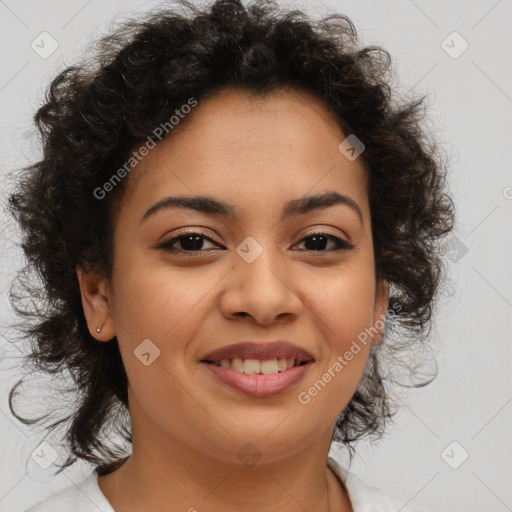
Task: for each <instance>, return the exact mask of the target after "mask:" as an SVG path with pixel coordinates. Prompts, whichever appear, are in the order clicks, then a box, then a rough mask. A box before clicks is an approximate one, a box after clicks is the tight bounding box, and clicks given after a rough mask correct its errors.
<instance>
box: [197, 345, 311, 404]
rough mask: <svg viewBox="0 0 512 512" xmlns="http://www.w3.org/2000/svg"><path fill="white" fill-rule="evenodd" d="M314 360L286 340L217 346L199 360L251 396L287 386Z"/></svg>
mask: <svg viewBox="0 0 512 512" xmlns="http://www.w3.org/2000/svg"><path fill="white" fill-rule="evenodd" d="M314 362H315V359H314V358H313V357H312V356H311V354H310V353H309V352H307V351H306V350H304V349H301V348H300V347H297V346H295V345H292V344H290V343H287V342H272V343H255V342H245V343H238V344H236V345H229V346H227V347H223V348H220V349H217V350H215V351H214V352H211V353H210V354H208V355H207V356H205V357H203V358H202V359H201V360H200V363H201V364H202V365H203V366H204V367H205V368H206V369H207V370H209V373H210V374H211V375H213V376H214V377H216V378H217V379H218V380H219V381H220V382H222V383H223V384H226V385H227V386H229V387H230V388H231V389H235V390H237V391H240V392H242V393H245V394H247V395H251V396H255V397H269V396H274V395H277V394H279V393H282V392H284V391H286V390H288V389H289V388H290V387H292V386H294V385H295V384H296V383H297V382H298V381H299V380H301V379H302V377H303V376H304V374H305V372H306V371H307V369H308V368H309V367H310V366H311V365H312V364H313V363H314Z"/></svg>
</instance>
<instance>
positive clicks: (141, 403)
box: [77, 89, 388, 512]
mask: <svg viewBox="0 0 512 512" xmlns="http://www.w3.org/2000/svg"><path fill="white" fill-rule="evenodd" d="M190 116H191V118H190V119H187V124H184V125H183V126H182V127H181V128H180V129H179V130H177V131H175V132H172V133H171V136H170V137H168V138H167V139H164V140H163V141H162V142H160V143H159V144H158V145H157V146H156V147H155V148H154V149H153V150H151V151H150V153H149V154H148V155H147V156H146V157H145V158H144V159H143V160H142V161H141V162H140V163H139V164H138V165H137V166H136V167H135V168H134V169H133V170H132V172H131V174H130V175H129V180H128V183H127V185H128V186H127V190H126V193H125V195H124V196H123V198H122V201H121V203H120V206H119V209H118V210H117V213H116V217H115V236H114V267H113V276H112V280H111V282H108V281H107V280H106V279H104V278H103V277H102V276H100V275H97V274H94V273H92V272H89V273H86V272H84V271H82V270H77V273H78V278H79V282H80V288H81V293H82V303H83V307H84V312H85V315H86V318H87V322H88V326H89V329H90V332H91V334H92V335H93V336H94V337H95V338H96V339H97V340H98V341H99V342H108V341H109V340H111V339H112V338H113V337H114V336H117V339H118V341H119V346H120V350H121V354H122V358H123V362H124V365H125V368H126V371H127V375H128V379H129V390H128V394H129V403H130V416H131V421H132V429H133V452H132V456H131V457H130V459H129V460H128V461H127V462H126V463H125V464H124V465H123V466H122V467H121V468H119V469H118V470H116V471H115V472H113V473H111V474H109V475H106V476H103V477H99V478H98V483H99V486H100V489H101V490H102V492H103V493H104V495H105V496H106V497H107V499H108V500H109V501H110V503H111V504H112V506H113V508H114V509H115V510H119V511H121V510H122V511H123V512H130V511H132V510H133V511H135V510H137V511H139V512H140V511H143V510H148V511H149V510H151V511H160V510H162V511H164V510H165V511H167V512H168V511H170V510H171V511H190V512H192V511H193V510H194V509H196V510H198V511H199V512H210V511H211V512H213V511H219V510H223V511H226V512H231V511H239V510H245V511H248V512H252V511H254V512H256V511H261V510H265V511H266V512H277V511H279V512H292V511H293V512H295V511H297V512H298V511H301V512H303V511H304V510H308V511H312V510H315V511H328V510H337V511H343V512H349V511H351V510H352V507H351V504H350V500H349V499H348V495H347V492H346V490H345V488H344V486H343V485H340V483H339V482H338V481H337V479H336V478H335V476H334V474H333V473H332V472H331V471H330V470H329V469H327V468H326V461H327V456H328V452H329V448H330V444H331V438H332V433H333V428H334V422H335V420H336V418H337V416H338V415H339V414H340V413H341V412H342V411H343V409H344V408H345V407H346V405H347V404H348V402H349V401H350V399H351V397H352V396H353V394H354V392H355V390H356V388H357V386H358V384H359V382H360V380H361V377H362V374H363V371H364V368H365V364H366V361H367V358H368V354H369V350H370V346H371V344H374V345H377V344H379V343H380V342H381V340H382V329H380V330H378V332H377V334H375V335H374V336H373V337H371V338H370V339H369V342H368V343H367V344H366V345H365V344H361V345H360V347H361V350H360V351H359V353H358V354H356V355H354V357H353V359H352V360H351V361H350V362H349V363H348V364H347V365H346V366H345V367H344V368H343V370H342V371H340V372H338V373H337V374H336V377H335V378H333V379H332V380H331V381H330V382H329V383H328V384H327V385H326V386H325V387H324V388H323V389H322V390H321V392H320V393H319V395H318V396H317V397H315V398H313V399H312V400H311V401H310V402H309V403H308V404H307V405H303V404H301V403H300V402H299V401H298V398H297V396H298V394H299V393H300V392H301V391H307V390H308V388H309V387H310V386H312V385H313V383H314V382H315V381H317V380H318V379H320V378H321V376H322V374H324V373H325V372H326V371H327V369H328V368H330V367H332V366H333V364H334V363H335V361H336V359H337V357H338V356H340V355H343V354H344V353H345V352H346V350H348V348H349V347H350V345H351V344H352V342H353V341H354V340H356V339H357V336H358V335H359V334H360V333H361V332H363V331H364V330H365V328H369V327H371V326H374V325H375V323H376V321H377V320H378V319H379V318H382V315H384V314H385V312H386V309H387V304H388V287H387V284H386V283H384V282H377V281H376V278H375V269H374V255H373V244H372V236H371V224H370V209H369V200H368V194H367V174H366V172H367V171H366V169H365V167H364V164H363V161H362V158H357V159H356V160H354V161H350V160H348V159H347V158H346V157H345V156H344V155H343V154H342V153H341V152H340V151H339V149H338V145H339V144H340V143H341V141H343V139H345V137H346V134H344V133H343V132H342V130H341V129H340V127H339V125H338V123H337V121H336V119H335V118H334V117H333V116H332V114H331V113H330V112H329V110H328V109H327V108H326V106H325V105H324V104H323V103H322V102H321V101H320V100H319V99H317V98H314V97H312V96H310V95H309V94H307V93H305V92H299V91H293V90H283V91H280V92H279V93H272V94H271V95H267V96H265V97H259V98H258V97H254V96H252V95H250V94H249V93H247V92H244V91H237V90H229V89H225V90H223V91H222V92H221V93H220V94H217V95H215V96H213V97H211V98H209V99H205V100H203V101H200V102H199V104H198V105H197V107H195V109H194V110H193V113H192V114H190ZM327 191H336V192H338V193H340V194H343V195H346V196H349V197H350V198H351V199H353V200H354V201H355V202H356V203H357V205H358V206H359V208H360V210H361V212H362V219H363V224H361V222H360V220H359V217H358V215H357V214H356V213H355V212H354V211H353V210H352V209H351V208H349V207H348V206H346V205H343V204H337V205H333V206H330V207H328V208H325V209H319V210H314V211H311V212H309V213H306V214H303V215H298V216H295V217H291V218H289V219H286V220H280V216H281V210H282V208H283V205H284V204H285V203H286V202H287V201H288V200H290V199H297V198H300V197H302V196H304V195H312V194H318V193H322V192H327ZM168 195H208V196H210V197H212V198H215V199H218V200H222V201H225V202H227V203H229V204H231V205H233V207H235V208H236V209H237V211H238V213H239V216H238V217H237V218H236V219H230V218H222V217H220V216H217V217H216V216H211V215H206V214H204V213H199V212H196V211H193V210H190V209H184V208H176V207H174V208H169V209H164V210H160V211H159V212H158V213H156V214H155V215H153V216H151V217H149V218H147V219H146V220H145V221H144V222H142V223H141V218H142V216H143V214H144V212H146V210H148V209H149V208H150V207H151V206H152V205H153V204H155V203H156V202H157V201H159V200H160V199H162V198H163V197H165V196H168ZM183 228H187V229H191V230H193V231H196V232H200V233H201V234H203V235H204V236H207V237H210V238H211V239H212V240H213V242H210V241H209V240H208V239H203V245H202V250H199V251H197V250H196V252H193V250H189V251H188V253H187V252H185V250H186V249H187V248H190V247H191V246H190V245H188V246H187V245H183V243H180V242H179V241H178V242H176V243H175V244H174V248H175V249H177V250H179V249H182V252H181V253H179V252H175V253H173V252H170V250H169V249H158V248H156V247H157V245H158V244H159V243H162V242H165V241H167V240H171V239H172V238H173V237H175V236H177V235H178V234H183ZM313 230H320V231H321V232H323V233H326V234H327V235H332V236H335V237H338V238H340V239H342V240H344V241H346V242H348V243H350V244H351V245H353V248H352V249H350V250H337V251H336V250H334V249H335V248H336V244H335V242H334V241H333V240H332V239H330V238H328V239H327V242H326V243H327V245H325V246H322V247H324V248H320V249H315V247H318V246H314V245H313V246H311V245H310V240H311V239H310V238H305V237H307V236H310V233H311V232H312V231H313ZM248 236H251V237H253V238H254V239H255V240H256V241H257V242H258V243H259V244H260V246H261V247H262V248H263V253H262V254H261V255H260V256H259V257H258V258H257V259H256V260H255V261H254V262H252V263H247V262H246V261H245V260H244V259H242V258H241V257H240V256H239V255H238V253H237V252H236V248H237V247H238V246H239V245H240V244H241V242H242V241H244V240H245V238H246V237H248ZM183 247H184V248H183ZM310 247H313V248H312V249H311V248H310ZM98 326H102V330H101V332H100V333H97V332H96V328H97V327H98ZM145 339H150V340H151V341H152V343H154V345H156V346H157V347H158V348H159V350H160V355H159V357H157V358H156V359H155V360H154V361H153V362H152V363H151V364H149V365H147V366H146V365H144V364H142V363H141V361H140V360H139V359H138V358H137V357H135V356H134V350H135V349H136V348H137V346H138V345H139V344H140V343H141V342H142V341H143V340H145ZM279 339H281V340H287V341H290V342H291V343H295V344H297V345H299V346H300V347H303V348H305V349H306V350H308V351H310V352H311V353H312V354H313V356H314V358H315V363H314V364H313V365H312V366H311V367H310V368H309V369H308V371H307V372H306V374H305V375H304V378H303V379H302V380H301V381H300V382H299V383H298V385H296V386H294V387H293V388H292V389H289V390H287V391H285V392H284V393H281V394H280V395H277V396H274V397H266V398H255V397H251V396H248V395H245V394H243V393H240V392H238V391H235V390H232V389H231V388H228V387H227V386H225V385H224V384H221V383H220V382H219V381H218V380H216V378H215V377H213V376H212V375H210V372H209V371H207V370H206V369H204V368H203V367H202V365H200V364H199V361H200V359H201V358H202V356H204V355H206V354H207V353H208V352H210V351H212V350H214V349H216V348H219V347H222V346H225V345H229V344H233V343H236V342H239V341H244V340H258V341H260V340H261V341H270V340H279ZM248 442H250V443H252V444H253V445H255V446H256V447H257V450H258V451H259V454H260V456H261V458H260V459H259V460H258V461H257V462H256V463H255V464H254V465H253V466H252V467H248V466H247V465H244V464H243V463H242V462H241V460H239V458H238V457H237V454H238V453H239V452H240V450H241V448H242V447H243V446H244V445H245V444H246V443H248Z"/></svg>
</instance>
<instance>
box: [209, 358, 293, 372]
mask: <svg viewBox="0 0 512 512" xmlns="http://www.w3.org/2000/svg"><path fill="white" fill-rule="evenodd" d="M294 363H295V359H294V358H293V357H290V358H286V357H278V358H274V359H266V360H264V361H260V360H258V359H242V358H240V357H236V358H235V359H222V360H221V361H215V362H214V363H213V364H215V365H216V366H222V367H224V368H232V369H233V370H236V371H237V372H243V373H247V374H248V375H258V374H263V375H274V374H276V373H279V372H284V371H285V370H287V369H288V368H292V367H293V366H294Z"/></svg>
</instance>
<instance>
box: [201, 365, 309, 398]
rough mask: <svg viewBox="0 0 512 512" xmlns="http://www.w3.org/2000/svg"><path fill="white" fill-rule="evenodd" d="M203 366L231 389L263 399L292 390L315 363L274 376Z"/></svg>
mask: <svg viewBox="0 0 512 512" xmlns="http://www.w3.org/2000/svg"><path fill="white" fill-rule="evenodd" d="M201 364H202V365H203V366H206V368H207V369H208V370H209V371H210V372H212V374H213V375H214V376H215V377H217V378H218V379H219V380H220V381H221V382H223V383H224V384H227V385H228V386H230V387H231V388H233V389H236V390H237V391H241V392H242V393H245V394H246V395H250V396H255V397H259V398H262V397H267V396H274V395H278V394H279V393H283V392H284V391H286V390H288V389H290V388H291V387H292V386H293V385H294V384H296V383H297V382H299V381H300V379H301V378H302V377H303V376H304V374H305V373H306V371H307V370H308V368H309V367H310V366H311V365H312V364H313V363H312V362H309V363H306V364H303V365H300V366H293V367H292V368H288V369H287V370H285V371H283V372H279V373H274V374H272V375H250V374H247V373H243V372H238V371H236V370H233V368H226V367H224V366H215V365H214V364H209V363H204V362H202V363H201Z"/></svg>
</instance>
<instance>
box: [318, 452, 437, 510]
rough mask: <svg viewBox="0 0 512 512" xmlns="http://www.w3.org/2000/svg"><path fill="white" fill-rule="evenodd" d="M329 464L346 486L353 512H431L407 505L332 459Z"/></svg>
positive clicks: (404, 501) (403, 500)
mask: <svg viewBox="0 0 512 512" xmlns="http://www.w3.org/2000/svg"><path fill="white" fill-rule="evenodd" d="M327 463H328V465H329V466H330V467H331V469H333V471H334V472H335V473H336V474H337V475H338V477H339V478H340V479H341V480H342V481H343V483H344V484H345V487H346V489H347V492H348V495H349V498H350V501H351V503H352V508H353V512H431V511H426V510H421V509H419V508H417V507H413V506H412V505H406V500H405V499H400V498H398V497H397V496H394V495H391V494H388V493H386V492H384V491H383V490H382V489H380V488H378V487H373V486H370V485H368V484H366V483H364V482H363V481H362V480H361V479H360V478H359V477H358V476H357V475H356V474H355V473H352V472H350V471H348V470H347V469H346V468H344V467H342V466H341V465H340V464H339V463H338V462H337V461H336V460H334V459H333V458H331V457H329V458H328V461H327ZM404 505H406V506H404Z"/></svg>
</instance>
